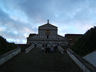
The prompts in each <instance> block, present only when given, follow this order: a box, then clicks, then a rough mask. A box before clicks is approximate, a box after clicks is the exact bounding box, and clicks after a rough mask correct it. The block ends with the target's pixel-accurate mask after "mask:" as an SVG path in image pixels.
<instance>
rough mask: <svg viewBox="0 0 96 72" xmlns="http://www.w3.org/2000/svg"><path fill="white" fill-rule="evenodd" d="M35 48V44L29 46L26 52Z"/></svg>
mask: <svg viewBox="0 0 96 72" xmlns="http://www.w3.org/2000/svg"><path fill="white" fill-rule="evenodd" d="M33 48H34V45H31V46H29V47H28V48H26V49H25V53H28V52H30V51H31V50H32V49H33Z"/></svg>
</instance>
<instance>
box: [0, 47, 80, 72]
mask: <svg viewBox="0 0 96 72" xmlns="http://www.w3.org/2000/svg"><path fill="white" fill-rule="evenodd" d="M0 72H82V71H81V69H80V68H79V67H78V66H77V65H76V64H75V63H74V62H73V61H72V59H71V58H70V57H69V56H68V55H67V54H66V53H65V54H64V55H61V54H60V53H48V54H44V53H42V52H41V50H40V49H37V48H34V49H33V50H32V51H31V52H29V53H28V54H24V53H22V54H19V55H18V56H16V57H14V58H13V59H12V60H10V61H8V62H7V63H5V64H4V65H3V66H1V67H0Z"/></svg>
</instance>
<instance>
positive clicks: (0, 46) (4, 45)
mask: <svg viewBox="0 0 96 72" xmlns="http://www.w3.org/2000/svg"><path fill="white" fill-rule="evenodd" d="M15 48H17V46H16V45H15V44H14V43H8V42H7V41H6V39H4V38H3V37H1V36H0V55H1V54H3V53H5V52H8V51H10V50H13V49H15Z"/></svg>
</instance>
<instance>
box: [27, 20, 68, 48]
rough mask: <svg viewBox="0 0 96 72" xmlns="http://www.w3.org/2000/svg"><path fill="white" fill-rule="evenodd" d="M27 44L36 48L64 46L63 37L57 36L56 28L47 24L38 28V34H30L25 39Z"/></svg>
mask: <svg viewBox="0 0 96 72" xmlns="http://www.w3.org/2000/svg"><path fill="white" fill-rule="evenodd" d="M27 44H35V45H36V46H39V47H40V46H44V45H47V46H56V45H62V46H66V44H67V41H66V39H65V37H63V36H60V35H58V28H57V27H56V26H54V25H52V24H50V23H49V20H48V21H47V24H44V25H41V26H39V28H38V34H30V35H29V37H28V38H27Z"/></svg>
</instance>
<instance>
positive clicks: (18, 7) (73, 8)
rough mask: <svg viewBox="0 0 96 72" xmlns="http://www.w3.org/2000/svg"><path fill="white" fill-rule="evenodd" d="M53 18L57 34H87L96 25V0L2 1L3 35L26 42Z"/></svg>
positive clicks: (0, 32) (1, 20)
mask: <svg viewBox="0 0 96 72" xmlns="http://www.w3.org/2000/svg"><path fill="white" fill-rule="evenodd" d="M47 19H49V20H50V23H51V24H53V25H55V26H57V27H58V34H60V35H62V36H64V34H67V33H74V34H84V33H85V32H86V31H87V30H88V29H90V28H91V27H94V26H95V25H96V0H0V36H3V37H4V38H6V39H7V41H9V42H14V43H26V37H28V36H29V34H30V33H38V26H40V25H43V24H45V23H46V22H47Z"/></svg>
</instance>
